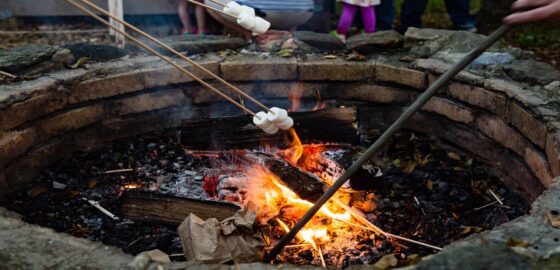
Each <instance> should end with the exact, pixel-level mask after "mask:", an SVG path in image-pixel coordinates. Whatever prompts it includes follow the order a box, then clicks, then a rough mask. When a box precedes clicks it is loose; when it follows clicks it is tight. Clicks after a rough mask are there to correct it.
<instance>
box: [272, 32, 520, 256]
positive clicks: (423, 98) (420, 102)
mask: <svg viewBox="0 0 560 270" xmlns="http://www.w3.org/2000/svg"><path fill="white" fill-rule="evenodd" d="M511 28H512V26H511V25H502V26H501V27H500V28H498V29H497V30H496V31H495V32H494V33H492V34H491V35H490V36H489V37H488V38H487V39H486V40H484V41H483V42H482V44H480V45H479V46H478V47H477V48H475V49H474V50H473V51H471V52H470V53H469V54H467V55H466V56H465V57H464V58H463V59H462V60H461V61H459V62H458V63H456V64H455V65H453V66H452V67H451V69H449V70H448V71H447V72H445V73H444V74H443V75H442V76H441V77H440V78H439V79H438V80H437V81H436V82H435V83H434V84H433V85H432V86H430V87H429V88H428V90H426V91H425V92H424V93H422V94H421V95H420V96H419V97H418V99H416V101H414V103H412V105H410V107H408V109H406V111H405V112H404V113H403V114H402V115H401V116H400V117H399V118H398V119H397V120H396V121H395V122H394V123H393V124H392V125H391V126H390V127H389V128H388V129H387V130H386V131H385V132H384V133H383V134H382V135H381V136H380V137H379V138H378V139H377V140H376V141H375V143H373V144H372V145H371V146H370V147H369V148H368V149H367V151H366V152H365V153H364V154H363V155H362V156H361V157H360V158H359V159H358V160H357V161H356V162H355V163H354V164H352V166H350V168H348V170H346V171H345V172H344V173H343V174H342V175H341V176H340V177H339V178H338V179H337V180H336V182H334V184H333V185H332V186H331V187H330V188H329V189H328V190H327V191H326V192H325V193H324V194H323V195H322V196H321V197H320V198H319V199H318V200H317V201H316V202H315V204H314V205H313V207H311V208H310V209H309V210H308V211H307V213H305V215H304V216H303V217H302V218H301V219H300V220H299V221H298V222H297V223H296V224H295V225H294V227H293V228H292V229H291V230H290V231H289V232H288V233H287V234H286V235H284V237H282V238H281V239H280V240H279V241H278V243H277V244H276V246H274V248H273V249H272V250H270V252H269V253H267V254H266V255H265V256H264V260H265V261H271V260H272V259H274V258H275V257H276V256H277V255H278V254H279V253H280V252H281V251H282V249H283V248H284V246H286V245H287V244H288V243H290V241H292V239H293V238H294V237H295V236H296V235H297V233H298V232H299V231H300V230H301V229H302V228H303V227H304V226H305V225H306V224H307V223H308V222H309V221H310V220H311V219H312V218H313V216H315V214H316V213H317V212H318V211H319V210H320V209H321V207H322V206H323V205H324V204H325V203H326V202H327V201H328V200H329V199H330V198H331V197H332V196H333V195H334V194H335V193H336V192H337V191H338V190H339V189H340V187H342V185H343V184H344V183H345V182H346V181H347V180H348V179H350V177H351V176H352V175H353V174H354V173H355V172H356V171H357V170H358V169H359V168H360V167H361V166H362V165H363V164H364V163H365V162H366V161H367V160H369V159H370V158H371V157H372V156H373V155H374V154H375V153H377V151H378V150H379V149H380V148H381V147H382V146H383V145H384V144H385V143H386V142H387V141H389V139H391V137H392V136H393V135H395V133H396V132H397V131H398V130H400V129H401V128H402V126H403V125H404V124H405V123H406V121H408V120H409V119H410V118H411V117H412V116H413V115H414V114H415V113H416V112H417V111H419V110H420V109H421V108H422V106H424V104H426V102H428V100H430V98H431V97H433V96H434V95H435V94H436V93H437V92H438V91H439V90H440V89H441V88H443V87H444V86H445V85H446V84H447V83H448V82H449V81H451V79H453V77H454V76H455V75H457V74H458V73H459V72H460V71H461V70H463V69H464V68H465V67H467V66H468V65H469V64H470V63H471V62H472V61H474V60H475V59H476V58H477V57H478V56H480V55H481V54H482V53H484V51H486V50H487V49H488V48H490V47H491V46H492V45H493V44H494V43H496V42H497V41H498V40H499V39H500V38H501V37H502V36H504V35H505V34H506V33H507V32H508V31H509V30H510V29H511Z"/></svg>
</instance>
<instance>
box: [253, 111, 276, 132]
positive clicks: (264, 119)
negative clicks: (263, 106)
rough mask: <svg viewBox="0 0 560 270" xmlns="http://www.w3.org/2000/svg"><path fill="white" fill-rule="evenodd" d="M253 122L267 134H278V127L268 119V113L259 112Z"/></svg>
mask: <svg viewBox="0 0 560 270" xmlns="http://www.w3.org/2000/svg"><path fill="white" fill-rule="evenodd" d="M253 124H255V126H257V127H258V128H260V129H262V130H263V131H264V132H265V133H267V134H276V132H278V127H277V126H276V125H274V124H273V123H272V122H270V121H268V115H267V114H266V113H265V112H258V113H257V115H255V116H254V117H253Z"/></svg>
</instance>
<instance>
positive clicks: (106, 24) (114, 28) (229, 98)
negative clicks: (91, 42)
mask: <svg viewBox="0 0 560 270" xmlns="http://www.w3.org/2000/svg"><path fill="white" fill-rule="evenodd" d="M64 1H66V2H67V3H69V4H70V5H72V6H74V7H76V8H77V9H79V10H81V11H82V12H84V13H86V14H87V15H89V16H91V17H92V18H94V19H96V20H97V21H99V22H100V23H102V24H104V25H105V26H107V27H109V28H111V29H113V30H115V31H116V32H118V33H120V34H122V35H124V36H125V37H126V38H128V39H129V40H131V41H133V42H134V43H136V44H137V45H138V46H140V47H142V48H144V49H145V50H147V51H149V52H150V53H152V54H154V55H155V56H157V57H159V58H161V59H162V60H163V61H165V62H167V63H168V64H170V65H172V66H173V67H175V68H176V69H178V70H180V71H181V72H183V73H184V74H186V75H187V76H189V77H190V78H192V79H193V80H195V81H197V82H198V83H200V84H201V85H202V86H204V87H205V88H207V89H208V90H210V91H212V92H214V93H215V94H217V95H219V96H221V97H223V98H225V99H226V100H227V101H229V102H231V103H233V104H234V105H235V106H237V107H239V108H240V109H241V110H243V111H244V112H246V113H248V114H250V115H252V116H256V117H258V116H257V115H256V114H255V113H254V112H252V111H251V110H249V109H248V108H247V107H245V106H243V105H242V104H241V103H239V102H237V101H235V100H234V99H233V98H231V97H229V96H228V95H226V94H224V93H222V92H220V90H218V89H216V88H215V87H213V86H212V85H210V84H208V83H207V82H205V81H204V80H202V79H200V78H199V77H197V76H196V75H194V74H193V73H191V72H189V71H188V70H186V69H185V68H183V67H181V66H179V65H178V64H177V63H175V62H173V60H171V59H170V58H169V57H167V56H164V55H162V54H161V53H159V52H157V51H156V50H155V49H153V48H151V47H150V46H148V45H146V44H144V43H142V42H141V41H140V40H138V39H137V38H135V37H133V36H131V35H130V34H128V33H126V32H125V31H122V30H120V29H118V28H117V27H115V26H113V25H111V24H110V23H109V22H108V21H106V20H104V19H103V18H101V17H99V16H97V15H96V14H95V13H93V12H91V11H89V10H88V9H86V8H84V7H82V6H81V5H80V4H78V3H77V2H75V1H74V0H64Z"/></svg>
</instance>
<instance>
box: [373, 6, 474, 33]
mask: <svg viewBox="0 0 560 270" xmlns="http://www.w3.org/2000/svg"><path fill="white" fill-rule="evenodd" d="M427 5H428V0H405V1H404V3H403V5H402V10H401V27H400V28H399V30H401V31H402V32H404V31H406V29H407V28H408V27H421V26H422V15H423V14H424V11H425V10H426V6H427ZM445 8H446V9H447V13H449V17H451V21H452V22H453V27H454V28H455V29H458V30H469V29H472V28H473V27H475V19H474V16H472V15H471V14H470V5H469V0H445ZM375 11H376V15H377V22H378V23H377V25H378V28H377V29H378V30H388V29H391V28H392V26H393V21H394V18H395V1H394V0H385V1H381V4H380V5H379V6H377V7H376V8H375Z"/></svg>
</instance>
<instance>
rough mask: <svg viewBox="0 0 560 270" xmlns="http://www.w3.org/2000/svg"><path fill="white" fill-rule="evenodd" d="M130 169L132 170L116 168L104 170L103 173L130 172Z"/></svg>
mask: <svg viewBox="0 0 560 270" xmlns="http://www.w3.org/2000/svg"><path fill="white" fill-rule="evenodd" d="M132 171H134V169H118V170H110V171H105V172H104V174H113V173H125V172H132Z"/></svg>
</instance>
